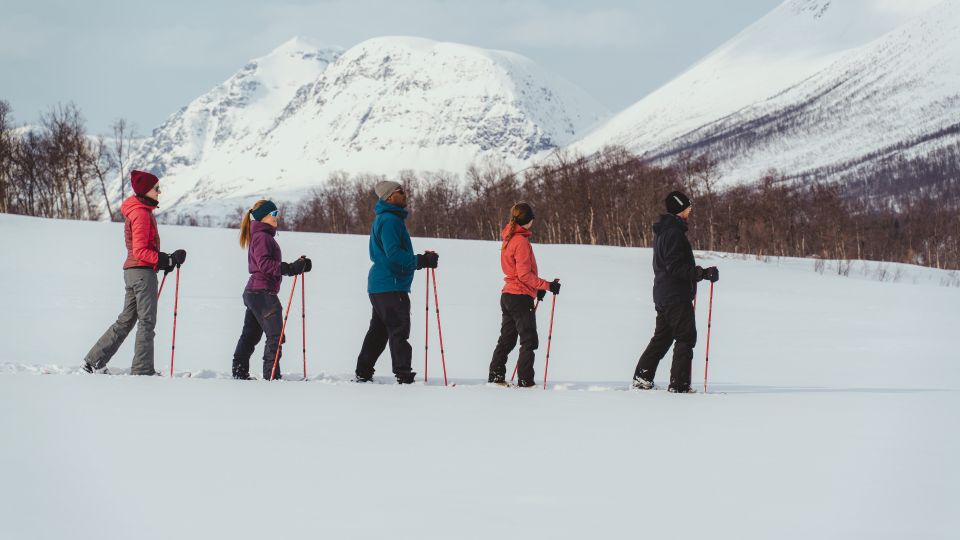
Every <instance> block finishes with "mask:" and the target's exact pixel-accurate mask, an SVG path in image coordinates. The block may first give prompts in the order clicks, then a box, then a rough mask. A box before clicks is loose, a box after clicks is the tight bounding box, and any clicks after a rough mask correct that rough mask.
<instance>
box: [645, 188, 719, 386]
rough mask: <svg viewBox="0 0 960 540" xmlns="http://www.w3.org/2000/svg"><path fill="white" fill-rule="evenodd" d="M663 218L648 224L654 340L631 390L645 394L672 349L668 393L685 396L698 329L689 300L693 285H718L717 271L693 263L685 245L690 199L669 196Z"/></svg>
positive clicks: (690, 250) (679, 193)
mask: <svg viewBox="0 0 960 540" xmlns="http://www.w3.org/2000/svg"><path fill="white" fill-rule="evenodd" d="M664 202H665V204H666V207H667V212H668V213H666V214H663V215H662V216H660V221H659V222H657V223H655V224H654V225H653V233H654V237H653V275H654V278H653V304H654V306H655V307H656V309H657V326H656V329H655V330H654V332H653V338H651V339H650V343H649V344H648V345H647V348H646V350H644V351H643V354H642V355H641V356H640V361H639V362H637V369H636V370H635V371H634V374H633V387H634V388H636V389H640V390H649V389H651V388H653V387H654V385H653V377H654V375H656V373H657V365H659V364H660V360H661V359H663V357H664V355H666V354H667V350H669V349H670V345H673V366H672V367H671V368H670V386H669V387H668V388H667V389H668V390H669V391H670V392H676V393H689V392H692V391H693V390H692V389H691V388H690V368H691V363H692V361H693V347H694V346H695V345H696V344H697V325H696V321H695V319H694V313H693V303H692V302H693V299H694V297H695V296H696V294H697V282H699V281H702V280H704V279H708V280H710V281H717V280H719V279H720V271H719V270H717V267H716V266H711V267H710V268H706V269H704V268H701V267H699V266H697V264H696V261H695V260H694V258H693V249H692V248H691V247H690V242H689V241H688V240H687V219H689V218H690V211H691V207H690V199H689V198H688V197H687V196H686V195H684V194H683V193H681V192H679V191H673V192H671V193H670V194H669V195H667V198H666V199H665V201H664Z"/></svg>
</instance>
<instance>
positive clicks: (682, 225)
mask: <svg viewBox="0 0 960 540" xmlns="http://www.w3.org/2000/svg"><path fill="white" fill-rule="evenodd" d="M672 228H678V229H680V230H682V231H683V232H687V222H686V221H684V220H683V218H679V217H677V216H675V215H673V214H662V215H661V216H660V221H658V222H656V223H654V224H653V232H655V233H656V234H660V233H662V232H664V231H666V230H667V229H672Z"/></svg>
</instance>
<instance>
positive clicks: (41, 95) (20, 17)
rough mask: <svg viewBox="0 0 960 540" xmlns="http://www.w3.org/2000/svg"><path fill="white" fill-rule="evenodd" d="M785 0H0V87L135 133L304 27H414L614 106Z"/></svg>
mask: <svg viewBox="0 0 960 540" xmlns="http://www.w3.org/2000/svg"><path fill="white" fill-rule="evenodd" d="M780 2H781V0H727V1H723V2H718V1H714V0H642V1H641V0H637V1H626V0H609V1H608V0H593V1H590V2H584V1H582V0H580V1H573V0H556V1H550V0H529V1H526V0H516V1H505V0H482V1H467V0H464V1H453V0H370V1H362V0H357V1H352V2H350V1H343V0H326V1H307V0H285V1H276V2H265V1H255V0H233V1H208V2H202V1H199V0H192V1H188V0H168V1H153V2H141V1H134V0H126V1H113V0H110V1H89V2H78V1H75V0H73V1H71V0H25V1H19V0H0V13H2V17H0V99H5V100H7V101H8V102H10V104H11V106H12V107H13V112H14V118H15V120H16V121H17V122H18V123H29V122H34V121H35V120H36V118H37V116H38V115H39V113H40V112H41V111H43V110H46V109H47V108H49V107H50V106H51V105H54V104H56V103H57V102H67V101H73V102H75V103H76V104H77V105H78V106H79V107H80V108H81V110H82V111H83V113H84V115H85V116H86V118H87V124H88V128H89V129H90V131H92V132H95V133H96V132H104V133H105V132H107V131H108V126H109V125H110V123H111V122H112V121H113V120H114V119H116V118H118V117H121V116H123V117H126V118H127V119H129V120H131V121H132V122H134V123H135V124H136V125H137V126H138V129H139V131H140V132H141V134H146V133H149V132H150V131H151V130H152V129H153V128H155V127H157V126H158V125H159V124H160V123H161V122H163V120H164V119H165V118H166V117H167V116H169V115H170V114H172V113H173V112H175V111H176V110H177V109H179V108H180V107H182V106H183V105H186V104H187V103H189V102H190V101H191V100H193V99H194V98H196V97H198V96H200V95H201V94H203V93H205V92H206V91H207V90H209V89H210V88H212V87H213V86H215V85H217V84H218V83H220V82H222V81H223V80H225V79H226V78H227V77H229V76H230V75H232V74H233V73H234V72H235V71H237V70H238V69H240V68H241V67H242V66H243V65H244V63H245V62H246V61H247V60H249V59H251V58H255V57H257V56H262V55H264V54H266V53H267V52H269V51H270V50H271V49H273V48H274V47H276V46H277V45H279V44H281V43H283V42H284V41H286V40H287V39H289V38H291V37H293V36H295V35H302V36H305V37H309V38H312V39H314V40H315V41H317V42H319V43H326V44H330V45H340V46H343V47H350V46H351V45H355V44H357V43H359V42H361V41H363V40H365V39H367V38H371V37H376V36H383V35H414V36H420V37H426V38H430V39H436V40H443V41H456V42H460V43H466V44H469V45H475V46H479V47H485V48H495V49H506V50H510V51H514V52H517V53H520V54H523V55H525V56H528V57H530V58H532V59H533V60H535V61H536V62H538V63H540V64H541V65H543V66H544V67H546V68H548V69H550V70H552V71H554V72H556V73H558V74H559V75H561V76H563V77H566V78H567V79H569V80H571V81H573V82H574V83H576V84H578V85H580V86H581V87H582V88H583V89H584V90H586V91H587V92H588V93H590V94H591V95H593V96H594V97H595V98H596V99H597V100H598V101H600V102H601V103H603V104H604V105H606V106H607V107H608V108H610V109H611V110H612V111H614V112H616V111H619V110H621V109H623V108H625V107H627V106H628V105H630V104H631V103H633V102H635V101H637V100H639V99H640V98H642V97H643V96H644V95H646V94H647V93H649V92H651V91H652V90H654V89H656V88H657V87H658V86H660V85H661V84H663V83H665V82H667V81H668V80H670V79H671V78H672V77H673V76H675V75H677V74H679V73H680V72H682V71H683V70H684V69H686V68H687V67H689V66H690V64H692V63H694V62H696V61H697V60H698V59H700V58H701V57H702V56H703V55H705V54H706V53H708V52H710V51H711V50H713V49H714V48H715V47H716V46H717V45H719V44H721V43H723V42H724V41H726V40H727V39H729V38H730V37H732V36H733V35H735V34H736V33H737V32H739V31H740V30H742V29H743V28H745V27H746V26H747V25H749V24H750V23H751V22H753V21H755V20H756V19H758V18H760V17H761V16H763V15H764V14H765V13H767V12H769V11H770V10H772V9H773V8H774V7H776V6H777V5H778V4H780Z"/></svg>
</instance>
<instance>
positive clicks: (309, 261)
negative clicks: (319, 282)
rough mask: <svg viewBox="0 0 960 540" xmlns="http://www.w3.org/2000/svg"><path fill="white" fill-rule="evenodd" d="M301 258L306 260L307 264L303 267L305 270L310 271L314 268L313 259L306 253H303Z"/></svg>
mask: <svg viewBox="0 0 960 540" xmlns="http://www.w3.org/2000/svg"><path fill="white" fill-rule="evenodd" d="M300 258H301V259H303V260H304V261H306V265H305V266H304V267H303V271H304V272H309V271H311V270H313V261H311V260H310V259H308V258H307V256H306V255H301V256H300Z"/></svg>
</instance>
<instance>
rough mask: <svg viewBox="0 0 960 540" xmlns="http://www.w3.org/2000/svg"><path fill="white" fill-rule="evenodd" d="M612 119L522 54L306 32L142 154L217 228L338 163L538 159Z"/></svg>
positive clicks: (177, 201)
mask: <svg viewBox="0 0 960 540" xmlns="http://www.w3.org/2000/svg"><path fill="white" fill-rule="evenodd" d="M606 116H607V112H606V110H605V109H604V108H603V107H602V106H600V105H599V104H597V102H595V101H594V100H593V99H592V98H590V97H589V96H587V95H586V93H584V92H583V91H582V90H580V89H579V88H577V87H576V86H574V85H572V84H571V83H569V82H567V81H565V80H563V79H561V78H559V77H557V76H555V75H553V74H551V73H548V72H547V71H545V70H544V69H542V68H541V67H539V66H538V65H537V64H536V63H535V62H533V61H532V60H530V59H528V58H525V57H523V56H521V55H518V54H513V53H509V52H505V51H494V50H486V49H481V48H478V47H472V46H469V45H461V44H457V43H445V42H438V41H433V40H429V39H424V38H418V37H409V36H387V37H379V38H374V39H369V40H367V41H364V42H362V43H360V44H358V45H356V46H354V47H352V48H350V49H348V50H346V51H343V50H340V49H336V48H317V45H316V44H315V43H313V42H312V41H310V40H308V39H304V38H293V39H291V40H289V41H287V42H286V43H284V44H282V45H280V46H279V47H277V48H276V49H274V50H273V51H272V52H271V53H269V54H267V55H266V56H263V57H261V58H258V59H255V60H252V61H250V62H249V63H248V64H247V65H246V66H244V68H243V69H241V70H240V71H239V72H238V73H237V74H235V75H234V76H233V77H231V78H230V79H228V80H227V81H226V82H224V83H223V84H221V85H220V86H218V87H216V88H214V89H213V90H211V91H210V92H209V93H207V94H206V95H204V96H202V97H200V98H198V99H197V100H195V101H194V102H192V103H191V104H190V105H189V106H187V107H186V108H185V109H184V110H182V111H180V112H178V113H177V114H175V115H174V116H172V117H171V118H170V119H169V120H168V121H167V122H166V123H165V124H164V125H163V126H161V127H160V128H159V129H157V130H156V131H155V132H154V134H153V136H152V138H151V139H150V140H149V141H147V143H146V144H145V146H144V148H143V151H142V152H141V155H140V156H139V159H138V160H137V162H138V164H139V166H140V167H142V168H148V169H153V170H154V171H155V172H157V173H159V174H160V175H161V176H162V177H163V178H164V179H165V184H166V193H170V194H171V196H172V197H173V198H174V202H173V204H168V205H167V212H171V211H172V213H174V214H183V213H190V214H192V215H201V216H208V217H210V218H212V221H210V222H211V223H215V222H217V221H219V219H218V218H222V217H223V216H225V215H229V214H231V213H232V212H233V210H234V209H235V208H236V207H237V206H243V205H246V204H249V201H248V200H247V199H249V198H251V197H259V196H270V197H274V198H280V199H282V198H283V197H284V196H285V195H283V194H288V195H286V196H289V197H291V198H292V197H297V196H299V195H300V194H302V193H303V192H304V191H307V190H309V188H310V187H312V186H315V185H317V184H318V183H322V182H324V181H326V179H327V177H328V176H329V175H330V174H331V173H332V172H334V171H338V170H344V171H349V172H355V173H360V172H366V173H375V174H395V173H397V172H399V171H401V170H420V171H427V170H428V171H439V170H445V171H450V172H453V173H456V174H460V173H462V172H464V170H465V169H466V167H467V166H468V165H469V164H471V163H474V162H476V161H478V160H481V159H486V158H493V159H499V160H503V161H505V162H506V163H508V164H510V165H513V166H522V165H526V164H527V163H529V162H530V161H531V160H533V159H536V158H538V157H542V156H545V155H547V154H549V153H550V152H552V151H553V150H555V149H557V148H558V147H560V146H562V145H564V144H567V143H569V142H570V141H572V140H574V139H575V138H576V137H578V136H579V135H580V134H582V133H584V132H585V131H586V129H587V128H588V127H590V126H592V125H594V124H596V123H597V122H598V121H600V120H602V119H603V118H605V117H606ZM168 200H169V198H168Z"/></svg>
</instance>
